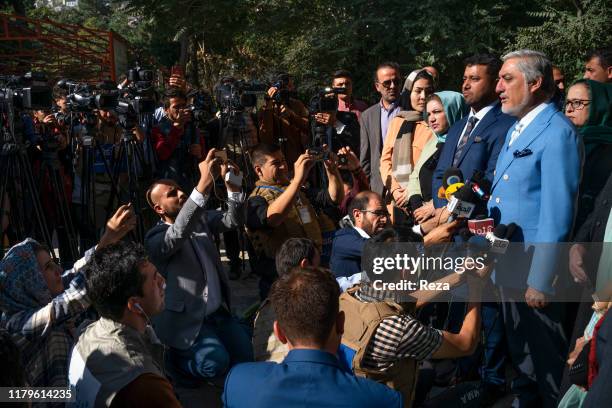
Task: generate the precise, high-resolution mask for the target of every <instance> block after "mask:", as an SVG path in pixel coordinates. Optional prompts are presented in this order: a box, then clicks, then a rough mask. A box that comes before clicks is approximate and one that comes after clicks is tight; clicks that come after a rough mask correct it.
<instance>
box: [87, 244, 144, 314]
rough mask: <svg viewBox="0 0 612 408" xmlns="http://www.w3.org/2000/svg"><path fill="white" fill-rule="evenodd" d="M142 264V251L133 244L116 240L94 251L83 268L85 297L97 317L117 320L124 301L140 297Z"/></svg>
mask: <svg viewBox="0 0 612 408" xmlns="http://www.w3.org/2000/svg"><path fill="white" fill-rule="evenodd" d="M145 262H147V254H146V252H145V249H144V247H143V246H142V245H140V244H137V243H135V242H123V241H120V242H117V243H115V244H111V245H109V246H107V247H104V248H101V249H99V250H96V253H95V254H94V256H93V257H92V258H91V259H90V260H89V262H88V263H87V265H86V266H85V268H86V269H85V275H86V276H87V288H88V295H89V298H90V299H91V303H92V304H93V306H94V307H95V309H96V310H97V311H98V313H99V314H100V316H102V317H105V318H108V319H111V320H114V321H118V320H120V319H121V318H122V317H123V312H124V310H125V307H126V306H127V302H128V299H129V298H130V297H132V296H143V292H142V285H143V284H144V282H145V276H144V275H143V274H142V272H141V267H142V266H143V264H144V263H145Z"/></svg>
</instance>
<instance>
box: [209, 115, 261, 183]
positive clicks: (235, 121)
mask: <svg viewBox="0 0 612 408" xmlns="http://www.w3.org/2000/svg"><path fill="white" fill-rule="evenodd" d="M245 114H249V113H245V112H243V111H235V110H230V111H229V113H228V114H227V115H226V116H225V117H223V116H222V117H221V138H220V140H219V146H218V147H219V148H221V149H222V148H225V147H227V146H229V147H230V149H228V153H229V154H228V158H229V159H230V160H232V161H233V162H234V163H236V164H237V165H239V166H240V169H241V170H242V171H243V174H244V182H245V185H246V186H247V190H250V189H251V188H252V187H253V186H254V185H255V174H254V173H253V168H252V164H251V156H250V153H249V148H251V147H252V146H251V144H250V143H249V140H248V139H247V133H248V128H247V123H246V119H245V118H244V115H245Z"/></svg>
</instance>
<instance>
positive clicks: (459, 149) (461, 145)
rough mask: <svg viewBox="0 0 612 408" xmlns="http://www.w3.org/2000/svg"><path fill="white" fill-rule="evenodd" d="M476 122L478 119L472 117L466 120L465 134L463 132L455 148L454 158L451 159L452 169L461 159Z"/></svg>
mask: <svg viewBox="0 0 612 408" xmlns="http://www.w3.org/2000/svg"><path fill="white" fill-rule="evenodd" d="M476 122H478V118H477V117H476V116H472V117H470V118H469V119H468V123H467V126H466V127H465V132H463V136H461V141H460V142H459V145H458V146H457V150H456V151H455V157H454V158H453V167H457V165H458V164H459V158H460V157H461V153H463V148H464V147H465V146H466V145H467V142H468V139H469V138H470V135H471V134H472V130H474V126H476Z"/></svg>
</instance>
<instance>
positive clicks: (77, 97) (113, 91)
mask: <svg viewBox="0 0 612 408" xmlns="http://www.w3.org/2000/svg"><path fill="white" fill-rule="evenodd" d="M56 86H57V87H58V88H61V89H65V90H67V91H68V92H70V93H69V94H68V95H67V96H66V106H67V108H68V110H69V111H71V112H84V113H87V112H92V111H93V110H95V109H103V110H113V109H115V108H116V107H117V104H118V98H119V92H118V91H117V87H116V86H115V84H114V83H113V82H112V81H103V82H100V83H99V84H98V85H97V86H96V87H92V86H91V85H89V84H83V83H78V82H73V81H70V80H69V79H61V80H60V81H58V82H57V85H56Z"/></svg>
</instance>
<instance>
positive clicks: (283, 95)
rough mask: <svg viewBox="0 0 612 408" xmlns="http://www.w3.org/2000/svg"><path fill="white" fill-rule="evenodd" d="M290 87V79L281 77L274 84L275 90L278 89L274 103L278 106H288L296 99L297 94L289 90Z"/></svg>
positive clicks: (273, 99)
mask: <svg viewBox="0 0 612 408" xmlns="http://www.w3.org/2000/svg"><path fill="white" fill-rule="evenodd" d="M288 86H289V77H288V76H281V78H279V79H278V80H277V81H276V82H274V83H273V84H272V87H273V88H276V93H274V96H273V97H272V101H273V102H274V103H275V104H277V105H287V104H288V103H289V100H290V99H291V98H295V97H296V96H297V93H296V92H295V91H290V90H289V89H287V87H288Z"/></svg>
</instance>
